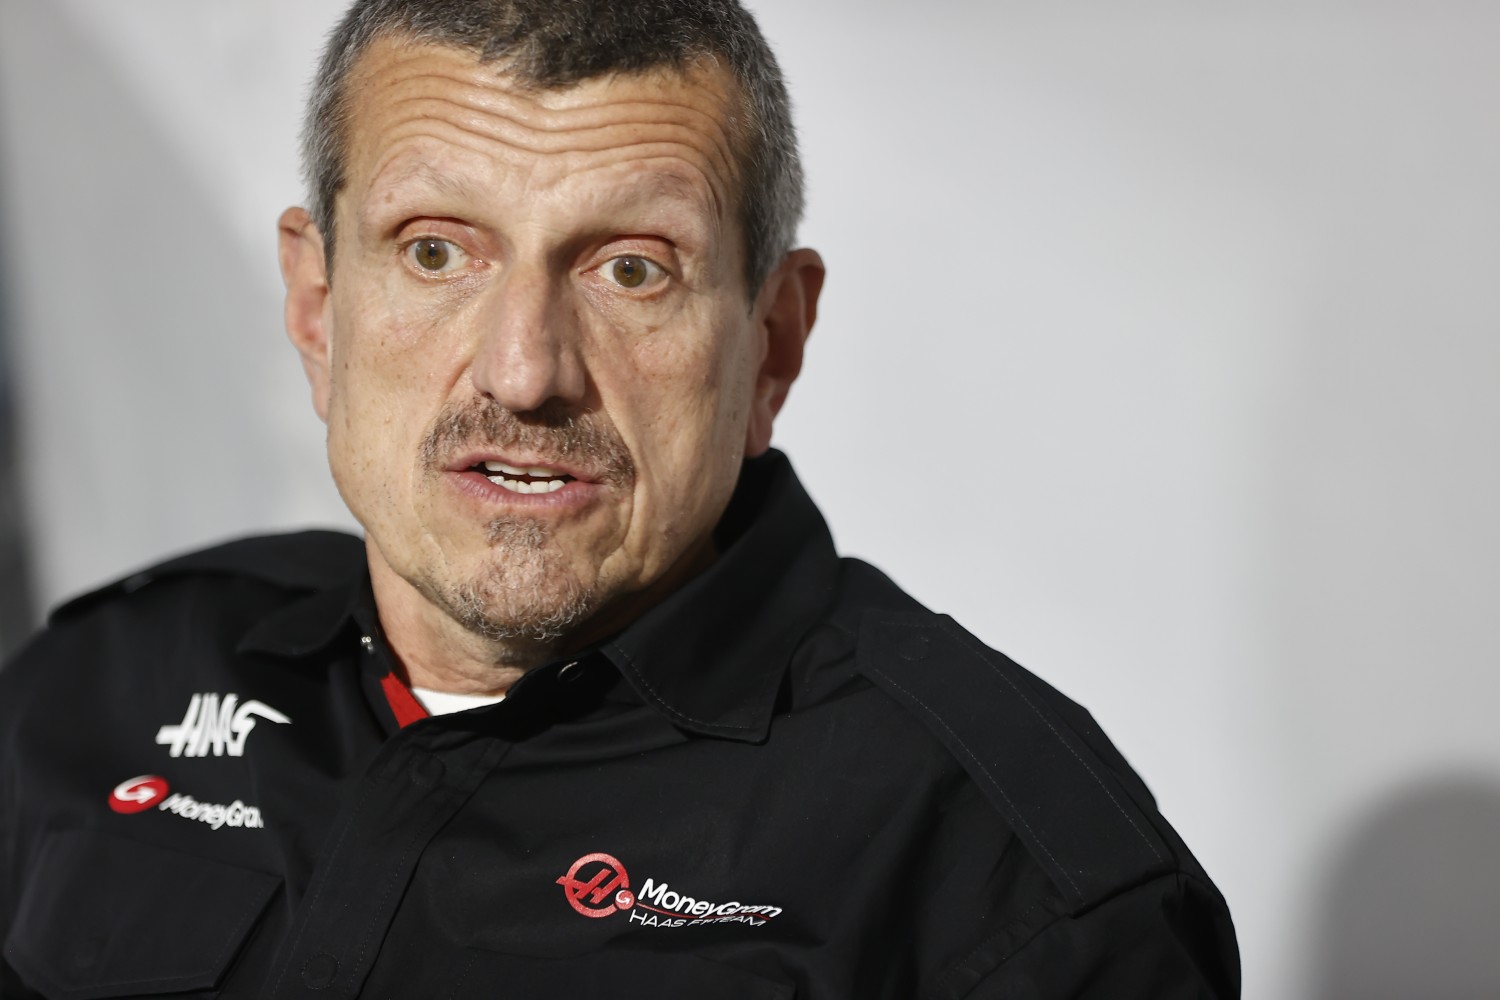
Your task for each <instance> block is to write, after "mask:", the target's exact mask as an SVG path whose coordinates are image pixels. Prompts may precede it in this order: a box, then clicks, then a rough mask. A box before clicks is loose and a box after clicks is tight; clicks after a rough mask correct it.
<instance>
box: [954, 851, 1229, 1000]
mask: <svg viewBox="0 0 1500 1000" xmlns="http://www.w3.org/2000/svg"><path fill="white" fill-rule="evenodd" d="M944 979H945V985H947V986H948V987H950V989H949V990H947V991H944V992H943V994H942V995H943V996H947V997H951V998H953V1000H1021V998H1027V1000H1033V998H1034V1000H1236V998H1238V997H1239V995H1240V971H1239V949H1238V947H1237V945H1236V943H1235V937H1234V928H1233V926H1232V924H1231V923H1230V919H1229V911H1228V909H1227V908H1226V907H1225V905H1224V902H1223V899H1222V898H1221V897H1220V896H1219V894H1218V893H1217V892H1216V891H1215V890H1214V889H1213V888H1212V887H1211V886H1205V885H1204V884H1203V883H1201V882H1199V881H1197V880H1196V879H1194V878H1192V877H1191V876H1189V875H1183V874H1180V873H1179V874H1173V875H1168V876H1164V877H1161V878H1158V879H1154V880H1152V881H1150V882H1147V883H1144V884H1142V885H1139V886H1136V887H1135V888H1133V889H1130V890H1127V891H1125V892H1122V893H1120V894H1118V895H1116V896H1113V897H1111V898H1110V899H1108V900H1106V901H1104V902H1103V903H1101V904H1099V905H1098V906H1095V907H1094V908H1092V909H1090V910H1088V911H1085V912H1083V913H1080V914H1077V915H1075V916H1064V917H1060V918H1058V919H1056V920H1054V921H1053V922H1051V923H1049V924H1047V925H1045V926H1044V927H1042V928H1041V929H1039V930H1038V931H1037V932H1036V933H1035V934H1034V935H1032V936H1031V937H1030V938H1028V939H1027V940H1025V941H1022V942H1017V943H1014V944H1013V945H1010V946H1008V947H1005V948H1000V947H997V948H995V949H989V950H981V951H980V952H979V953H976V954H971V955H970V956H968V957H967V958H966V960H965V961H964V962H963V963H962V964H961V965H960V966H959V967H957V968H955V969H952V970H950V971H949V974H948V975H947V976H945V977H944Z"/></svg>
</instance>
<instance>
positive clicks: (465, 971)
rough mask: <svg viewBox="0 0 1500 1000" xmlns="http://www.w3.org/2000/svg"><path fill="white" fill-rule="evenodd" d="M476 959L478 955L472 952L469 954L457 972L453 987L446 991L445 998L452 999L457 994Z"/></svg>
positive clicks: (467, 979)
mask: <svg viewBox="0 0 1500 1000" xmlns="http://www.w3.org/2000/svg"><path fill="white" fill-rule="evenodd" d="M478 960H479V956H478V955H477V954H475V953H473V952H471V953H470V954H469V960H468V961H467V962H465V963H464V967H463V971H462V972H460V973H459V974H458V982H456V983H454V984H453V989H451V990H449V991H448V998H447V1000H453V998H454V997H456V996H458V991H459V990H461V989H463V988H464V983H467V982H468V981H469V973H471V972H473V971H474V963H475V962H476V961H478Z"/></svg>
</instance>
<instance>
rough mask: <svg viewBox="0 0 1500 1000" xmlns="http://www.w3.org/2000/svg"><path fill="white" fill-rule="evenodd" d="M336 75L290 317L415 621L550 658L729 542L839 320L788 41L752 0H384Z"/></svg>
mask: <svg viewBox="0 0 1500 1000" xmlns="http://www.w3.org/2000/svg"><path fill="white" fill-rule="evenodd" d="M590 6H597V8H598V10H597V11H593V12H592V15H591V13H590V12H589V11H588V10H587V8H588V7H590ZM554 7H556V8H561V9H564V10H565V13H561V14H560V13H557V12H556V11H554V9H553V8H554ZM533 8H534V9H533ZM622 11H623V13H622ZM742 66H749V67H751V69H750V70H745V69H742V68H741V67H742ZM323 77H324V80H323V82H322V84H320V86H319V89H318V91H317V92H316V94H315V96H314V106H313V109H312V111H311V113H310V117H309V123H310V124H309V137H310V138H309V142H308V150H309V156H310V164H309V172H310V174H311V176H312V178H313V183H314V187H315V189H316V191H315V195H314V212H313V214H312V215H309V214H308V213H307V212H304V211H303V210H301V209H290V210H288V212H287V213H285V214H284V215H283V217H282V224H281V241H282V249H281V256H282V268H283V273H284V275H285V277H286V280H287V286H288V293H287V326H288V330H289V333H290V335H291V337H292V340H293V342H294V343H295V344H296V345H297V347H298V349H299V351H300V352H301V354H302V358H303V363H304V367H305V368H306V371H307V373H308V377H309V380H310V381H311V383H312V387H313V397H314V403H315V405H316V407H317V409H318V412H319V414H320V415H321V416H322V417H323V418H324V419H325V420H326V421H327V423H328V447H329V462H330V465H331V467H332V469H333V473H334V478H335V480H336V482H337V483H338V486H339V489H340V492H341V493H342V494H343V496H344V499H345V501H346V502H347V503H348V504H349V506H350V509H351V510H352V511H353V512H354V514H355V516H356V517H357V518H358V519H359V520H360V522H361V523H362V524H363V525H364V527H365V529H366V532H367V536H368V542H369V549H370V563H371V574H372V579H373V581H374V583H375V588H376V596H377V599H378V600H379V601H380V602H381V615H382V619H383V620H384V621H385V624H386V627H387V630H388V631H390V632H392V635H393V641H397V640H398V637H405V638H406V639H407V640H408V641H407V646H408V649H406V650H403V655H406V656H408V657H411V656H417V657H419V658H420V657H421V656H423V655H427V656H443V655H452V654H453V650H452V649H451V648H450V649H444V648H442V647H444V646H445V645H446V646H449V647H452V646H455V645H459V646H464V647H465V648H466V649H468V650H469V652H470V659H474V660H479V659H482V658H483V657H484V656H489V657H491V658H492V659H493V660H495V661H496V662H505V663H508V664H509V665H511V666H524V665H529V663H532V662H535V661H536V660H537V659H539V658H540V657H542V656H544V655H546V654H547V653H548V652H549V651H550V650H551V649H552V648H553V645H554V643H555V640H557V639H563V640H565V641H570V642H574V643H576V642H580V641H585V640H587V639H591V638H595V637H597V636H599V635H601V634H603V633H605V632H607V631H610V630H613V629H615V628H618V627H620V626H621V625H622V624H624V623H625V622H627V621H629V620H630V619H631V618H633V617H634V616H635V615H637V614H639V613H640V611H641V610H643V609H644V608H645V607H647V606H649V605H650V604H651V603H653V602H654V601H655V600H657V599H659V598H660V596H662V595H663V594H664V593H665V592H666V591H668V590H670V589H672V588H673V587H675V586H676V585H677V584H678V583H680V582H681V581H682V580H683V579H685V578H686V577H687V576H689V575H691V574H692V573H693V572H696V571H697V570H698V569H700V568H701V567H702V566H703V565H704V564H705V563H706V562H707V561H708V560H709V559H711V558H712V549H711V532H712V529H713V526H714V523H715V522H716V521H717V519H718V517H719V515H720V514H721V513H722V511H723V509H724V506H725V504H726V503H727V502H728V497H729V494H730V492H731V491H732V489H733V487H734V483H735V480H736V478H737V476H738V470H739V465H740V461H741V459H742V457H744V456H745V455H754V454H758V453H760V452H762V451H764V450H765V449H766V448H767V447H768V446H769V443H770V433H771V422H772V419H773V418H774V416H775V414H776V413H777V411H778V410H779V408H780V406H781V404H782V402H783V401H784V399H785V397H786V393H787V390H788V388H789V387H790V385H791V382H792V380H793V379H795V377H796V375H797V373H798V371H799V369H800V365H801V358H802V345H803V341H804V340H805V338H806V335H807V332H808V330H809V329H810V327H811V324H812V320H813V316H814V311H815V304H816V299H817V294H818V290H819V288H820V285H821V280H822V266H821V262H820V261H819V260H818V258H817V256H816V254H813V253H812V252H811V251H806V250H800V251H793V252H788V251H787V247H788V245H789V242H790V239H791V236H792V230H793V228H794V226H795V222H796V207H797V203H798V202H799V201H800V194H799V189H800V182H799V181H798V179H797V169H796V157H795V150H794V149H793V148H792V140H791V132H790V125H789V122H788V121H787V120H786V108H785V96H784V94H783V93H782V92H781V86H780V82H779V77H778V75H777V73H776V70H775V66H774V63H773V62H771V60H770V55H769V52H768V51H767V50H766V49H765V45H764V42H763V41H762V40H761V39H760V37H759V35H758V33H756V31H755V28H754V24H753V22H752V21H751V20H750V19H749V17H748V15H746V14H744V13H743V12H742V11H739V10H738V9H737V8H732V7H731V6H730V5H728V4H701V3H694V2H682V3H669V2H661V0H653V2H650V3H643V4H638V5H635V6H634V7H632V6H631V5H619V4H613V3H602V2H601V3H597V4H584V3H569V4H555V3H531V2H525V3H504V2H495V0H481V2H476V3H467V4H466V3H460V2H457V0H443V2H431V0H413V2H402V3H398V2H393V0H373V2H370V3H365V4H359V5H356V8H355V9H354V10H352V11H351V12H350V14H349V15H348V16H347V17H346V18H345V21H344V23H343V24H342V25H341V27H340V28H339V29H338V30H337V31H336V32H335V35H334V37H333V42H332V48H331V49H330V54H329V56H328V58H327V59H326V60H325V62H324V71H323ZM748 86H762V89H763V90H764V91H765V93H770V94H772V98H767V97H766V96H765V93H763V94H761V95H760V96H758V97H747V96H746V94H747V91H746V88H747V87H748ZM765 104H769V105H773V106H774V107H773V108H772V110H771V111H769V112H767V111H766V109H765V108H764V107H762V105H765ZM768 115H769V118H768ZM777 116H779V121H780V123H781V124H780V125H775V126H774V129H773V128H772V124H774V123H772V124H768V122H771V120H772V119H777ZM768 129H770V130H772V131H777V133H778V135H779V138H777V137H768ZM320 130H321V131H320ZM320 135H321V136H322V138H320ZM766 199H769V202H771V203H777V202H778V201H779V204H767V203H765V200H766ZM334 234H337V250H336V252H335V251H333V250H332V249H331V248H330V246H329V243H328V241H329V240H331V239H333V237H334ZM413 637H417V638H413ZM424 643H425V644H426V645H427V646H428V647H430V648H429V649H427V651H426V652H425V653H423V652H422V651H420V650H415V647H416V646H419V645H422V644H424ZM476 643H477V644H478V645H476ZM399 645H400V643H399V642H398V647H399ZM476 650H482V653H481V652H477V651H476ZM409 666H410V664H409Z"/></svg>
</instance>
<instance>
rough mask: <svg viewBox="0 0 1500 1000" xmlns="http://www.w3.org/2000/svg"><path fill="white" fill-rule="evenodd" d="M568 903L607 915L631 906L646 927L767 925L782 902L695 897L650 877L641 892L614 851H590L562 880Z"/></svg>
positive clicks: (635, 921) (586, 911) (632, 915)
mask: <svg viewBox="0 0 1500 1000" xmlns="http://www.w3.org/2000/svg"><path fill="white" fill-rule="evenodd" d="M557 884H558V885H560V886H562V887H563V893H564V894H565V895H566V896H567V899H568V905H569V906H571V907H573V909H575V910H577V911H578V912H579V913H581V914H583V915H584V916H585V917H607V916H609V915H610V914H612V913H624V912H626V911H629V916H630V922H631V923H632V924H640V925H642V926H643V927H698V926H702V925H705V924H724V923H737V924H748V925H750V926H752V927H764V926H765V925H766V924H768V923H770V922H771V921H772V920H774V919H775V918H776V917H778V916H780V915H781V907H779V906H767V905H757V904H751V903H741V902H739V901H738V900H731V901H729V902H715V901H711V900H707V899H695V898H694V897H692V896H689V895H686V894H684V893H681V892H678V891H676V890H674V889H672V887H671V886H669V885H668V884H667V883H666V882H658V881H657V880H656V879H654V878H647V879H646V881H645V882H643V883H642V884H641V888H640V890H639V892H636V891H633V890H632V889H631V888H630V876H629V875H628V874H626V872H625V866H624V865H622V864H620V862H619V859H617V858H615V857H613V856H612V855H609V854H585V855H584V856H583V857H581V858H579V859H578V860H577V861H575V862H573V866H572V867H571V868H569V869H568V873H567V874H566V875H564V876H562V877H561V878H559V879H557Z"/></svg>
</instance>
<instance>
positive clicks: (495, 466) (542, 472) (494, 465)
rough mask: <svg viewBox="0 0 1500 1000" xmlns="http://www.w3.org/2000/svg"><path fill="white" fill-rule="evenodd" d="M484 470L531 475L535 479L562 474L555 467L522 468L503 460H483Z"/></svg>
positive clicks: (554, 477) (536, 466)
mask: <svg viewBox="0 0 1500 1000" xmlns="http://www.w3.org/2000/svg"><path fill="white" fill-rule="evenodd" d="M484 471H486V472H505V473H509V474H510V475H512V476H531V477H533V478H536V479H557V478H558V477H560V476H561V475H562V473H560V472H558V471H557V470H556V469H549V468H547V467H546V466H545V465H533V466H531V467H530V468H524V469H523V468H521V467H520V466H518V465H506V464H505V463H504V462H485V463H484Z"/></svg>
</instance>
